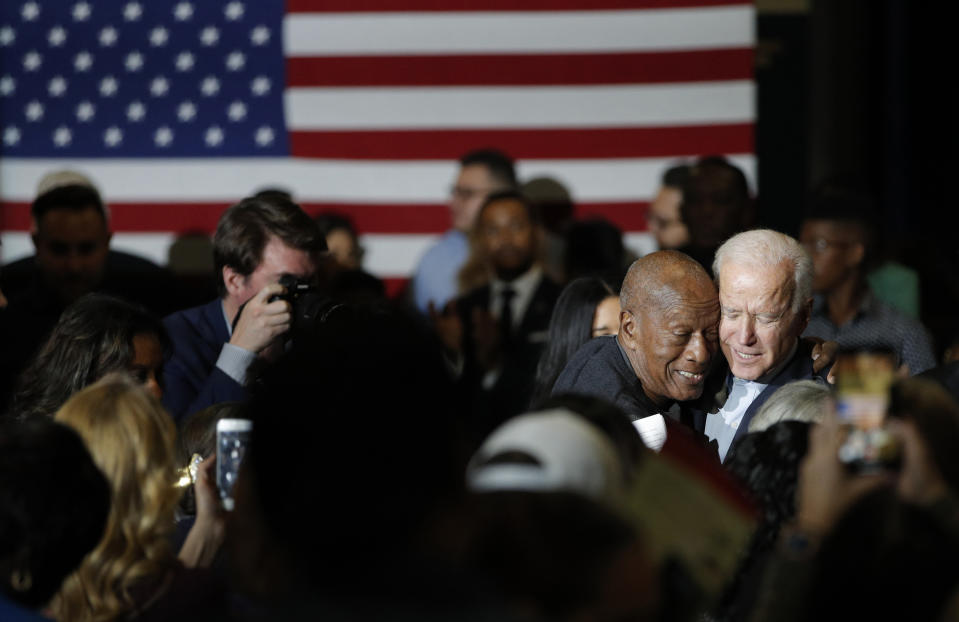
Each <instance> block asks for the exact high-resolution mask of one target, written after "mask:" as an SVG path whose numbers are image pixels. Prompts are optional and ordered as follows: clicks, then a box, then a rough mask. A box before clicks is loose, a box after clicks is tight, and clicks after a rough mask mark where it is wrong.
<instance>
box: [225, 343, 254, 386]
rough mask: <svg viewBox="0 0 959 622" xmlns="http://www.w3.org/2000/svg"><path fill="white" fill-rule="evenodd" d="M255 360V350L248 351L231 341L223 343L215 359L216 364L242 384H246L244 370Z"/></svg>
mask: <svg viewBox="0 0 959 622" xmlns="http://www.w3.org/2000/svg"><path fill="white" fill-rule="evenodd" d="M255 360H256V352H250V351H249V350H245V349H243V348H241V347H240V346H235V345H233V344H232V343H225V344H223V349H222V350H220V358H218V359H217V360H216V366H217V367H219V368H220V371H222V372H223V373H224V374H226V375H227V376H229V377H230V378H233V379H234V380H236V381H237V383H239V384H241V385H242V384H246V370H247V369H249V367H250V365H251V364H252V363H253V361H255Z"/></svg>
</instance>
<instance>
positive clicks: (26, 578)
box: [10, 568, 33, 592]
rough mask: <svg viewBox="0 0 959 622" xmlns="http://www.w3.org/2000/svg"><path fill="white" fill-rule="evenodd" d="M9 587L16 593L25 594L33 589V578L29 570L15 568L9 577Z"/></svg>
mask: <svg viewBox="0 0 959 622" xmlns="http://www.w3.org/2000/svg"><path fill="white" fill-rule="evenodd" d="M10 585H12V586H13V589H15V590H16V591H18V592H26V591H27V590H29V589H30V588H31V587H33V576H32V575H31V574H30V571H29V570H20V569H19V568H17V569H16V570H14V571H13V573H12V574H11V575H10Z"/></svg>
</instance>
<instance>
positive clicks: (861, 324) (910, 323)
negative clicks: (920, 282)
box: [803, 292, 936, 374]
mask: <svg viewBox="0 0 959 622" xmlns="http://www.w3.org/2000/svg"><path fill="white" fill-rule="evenodd" d="M803 336H813V337H819V338H821V339H826V340H828V341H835V342H837V343H838V344H839V346H840V347H841V348H850V349H876V348H888V349H890V350H892V351H893V352H895V353H897V355H898V357H899V364H900V365H901V364H903V363H905V364H906V365H908V366H909V373H910V374H918V373H919V372H923V371H925V370H927V369H930V368H932V367H935V366H936V357H935V355H934V354H933V350H932V341H931V340H930V338H929V334H928V333H927V332H926V329H925V328H924V327H923V326H922V324H920V323H919V322H917V321H915V320H913V319H910V318H909V317H907V316H905V315H903V314H902V313H900V312H899V311H897V310H896V309H894V308H892V307H890V306H889V305H887V304H885V303H883V302H880V301H879V300H877V299H876V297H875V296H873V295H872V292H868V293H867V294H866V296H865V297H864V298H863V300H862V303H861V304H860V305H859V309H858V310H857V311H856V314H855V315H854V316H853V318H852V319H851V320H849V321H848V322H846V323H845V324H843V325H842V326H836V325H835V324H834V323H833V321H832V320H831V319H830V318H829V308H828V307H827V305H826V299H825V298H824V297H823V296H821V295H820V296H816V298H815V300H814V302H813V308H812V317H811V318H810V320H809V326H807V327H806V330H805V332H803Z"/></svg>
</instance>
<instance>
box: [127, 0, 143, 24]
mask: <svg viewBox="0 0 959 622" xmlns="http://www.w3.org/2000/svg"><path fill="white" fill-rule="evenodd" d="M141 15H143V7H142V6H140V3H139V2H128V3H127V4H126V6H124V7H123V19H125V20H126V21H128V22H135V21H137V20H138V19H140V16H141Z"/></svg>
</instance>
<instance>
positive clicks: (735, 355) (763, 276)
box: [693, 229, 828, 460]
mask: <svg viewBox="0 0 959 622" xmlns="http://www.w3.org/2000/svg"><path fill="white" fill-rule="evenodd" d="M713 274H715V275H716V281H717V284H718V286H719V305H720V321H719V341H720V349H721V350H722V352H723V355H724V356H725V359H726V363H727V366H728V373H727V374H726V382H725V383H724V384H723V386H722V388H721V389H720V391H719V392H718V393H715V394H713V395H704V398H705V399H706V402H705V403H704V405H703V406H704V407H703V408H702V410H698V411H696V412H695V413H694V417H693V424H694V427H696V429H698V430H699V431H700V432H703V433H705V434H706V436H707V437H708V438H709V439H710V440H711V441H715V442H716V443H717V444H718V446H719V447H718V449H719V456H720V458H721V459H722V460H725V459H726V453H727V452H728V451H729V448H730V446H731V445H732V444H733V441H735V440H736V439H737V438H738V437H740V436H742V435H744V434H745V433H746V431H747V430H748V428H749V422H750V420H751V419H752V417H753V415H754V414H755V413H756V412H757V411H758V410H759V408H760V406H762V405H763V403H765V401H766V400H767V399H768V398H769V397H770V396H771V395H772V394H773V393H774V392H775V391H776V389H778V388H779V387H781V386H783V385H784V384H786V383H787V382H790V381H793V380H800V379H813V378H815V379H819V380H821V381H823V382H825V378H824V376H825V374H826V373H827V372H828V369H824V370H822V371H821V372H820V373H816V372H814V371H813V360H812V357H811V356H810V352H809V351H807V350H808V348H809V344H807V343H804V342H803V341H801V340H800V339H799V336H800V335H801V334H802V332H803V330H805V328H806V325H807V324H808V323H809V314H810V311H811V309H812V260H811V259H810V257H809V254H808V253H807V252H806V251H805V249H803V247H802V246H801V245H800V244H799V242H798V241H796V240H795V239H793V238H791V237H789V236H788V235H784V234H782V233H778V232H776V231H771V230H769V229H757V230H754V231H746V232H744V233H740V234H738V235H735V236H733V237H731V238H730V239H729V240H727V241H726V242H725V243H724V244H723V245H722V246H721V247H720V248H719V250H718V251H716V258H715V261H714V262H713ZM820 374H822V375H820Z"/></svg>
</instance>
